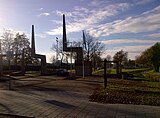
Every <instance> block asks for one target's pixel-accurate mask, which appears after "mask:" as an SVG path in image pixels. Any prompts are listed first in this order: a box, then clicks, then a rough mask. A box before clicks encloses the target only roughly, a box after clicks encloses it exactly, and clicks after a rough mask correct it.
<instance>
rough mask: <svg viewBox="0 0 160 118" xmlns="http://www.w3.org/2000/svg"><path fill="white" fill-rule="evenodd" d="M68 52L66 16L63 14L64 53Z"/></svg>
mask: <svg viewBox="0 0 160 118" xmlns="http://www.w3.org/2000/svg"><path fill="white" fill-rule="evenodd" d="M66 50H67V35H66V23H65V15H64V14H63V51H66Z"/></svg>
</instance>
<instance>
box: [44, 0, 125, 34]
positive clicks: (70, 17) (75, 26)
mask: <svg viewBox="0 0 160 118" xmlns="http://www.w3.org/2000/svg"><path fill="white" fill-rule="evenodd" d="M125 8H126V9H127V8H128V4H127V3H120V4H112V5H108V6H105V7H100V8H95V9H92V10H91V9H87V8H84V7H78V6H76V7H74V9H73V11H72V12H63V11H54V12H53V13H56V15H59V16H62V14H66V16H67V20H66V24H67V26H66V27H67V32H68V33H70V32H79V31H82V30H84V29H89V28H91V27H93V26H94V25H97V24H98V23H100V22H101V21H103V20H104V19H106V18H108V17H111V16H115V15H116V14H118V13H119V12H120V11H123V10H124V9H125ZM61 29H62V27H57V28H55V29H51V30H50V31H48V32H46V33H47V34H49V35H59V34H61V33H62V30H61Z"/></svg>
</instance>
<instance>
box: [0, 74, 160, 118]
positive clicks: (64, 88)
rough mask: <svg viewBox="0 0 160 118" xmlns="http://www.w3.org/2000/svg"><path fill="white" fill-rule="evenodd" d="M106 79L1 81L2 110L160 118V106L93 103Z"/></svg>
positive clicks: (47, 116)
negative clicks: (97, 91)
mask: <svg viewBox="0 0 160 118" xmlns="http://www.w3.org/2000/svg"><path fill="white" fill-rule="evenodd" d="M102 82H103V79H102V78H99V79H97V78H91V79H82V78H79V79H78V78H77V79H75V80H68V79H64V78H63V77H56V76H26V77H17V78H16V80H14V81H12V89H13V90H7V89H8V85H7V84H8V83H4V82H1V83H0V84H1V89H0V113H2V114H14V115H22V116H28V117H35V118H160V107H156V106H147V105H126V104H101V103H95V102H89V99H88V97H89V95H91V94H92V92H93V90H94V88H96V87H97V86H99V85H101V84H102Z"/></svg>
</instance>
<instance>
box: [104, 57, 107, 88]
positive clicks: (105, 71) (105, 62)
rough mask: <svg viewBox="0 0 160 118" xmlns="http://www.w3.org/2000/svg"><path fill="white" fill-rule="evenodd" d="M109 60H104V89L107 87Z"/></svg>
mask: <svg viewBox="0 0 160 118" xmlns="http://www.w3.org/2000/svg"><path fill="white" fill-rule="evenodd" d="M106 65H107V60H106V59H105V60H104V88H106V87H107V68H106V67H107V66H106Z"/></svg>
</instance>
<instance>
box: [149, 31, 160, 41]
mask: <svg viewBox="0 0 160 118" xmlns="http://www.w3.org/2000/svg"><path fill="white" fill-rule="evenodd" d="M149 36H150V37H153V38H160V33H153V34H149ZM159 42H160V40H159Z"/></svg>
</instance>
